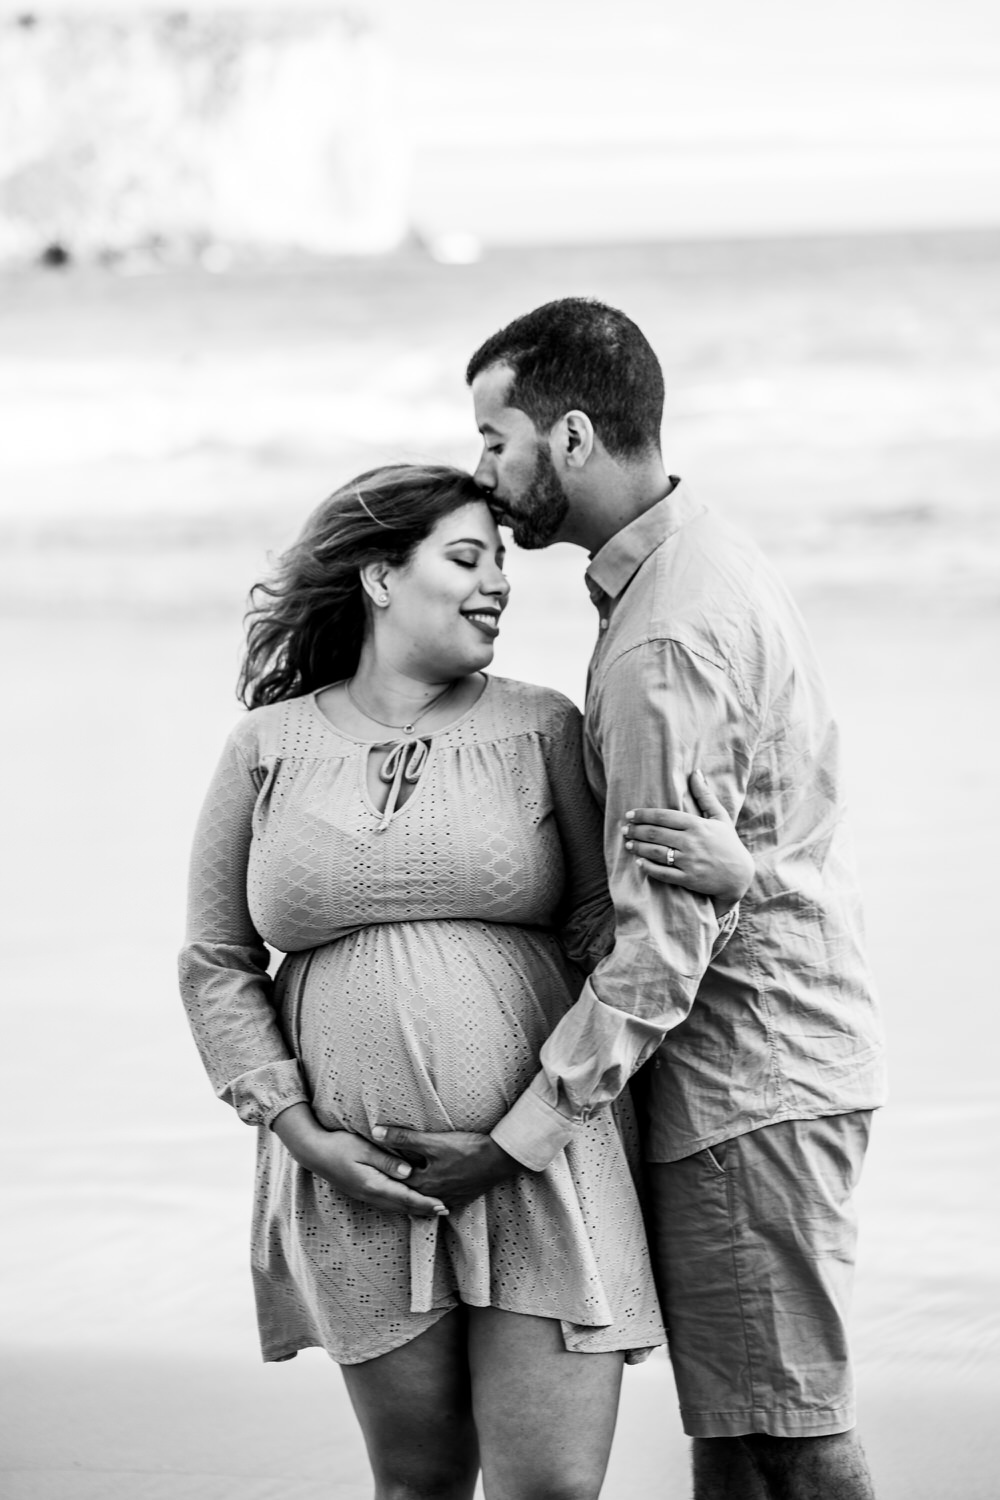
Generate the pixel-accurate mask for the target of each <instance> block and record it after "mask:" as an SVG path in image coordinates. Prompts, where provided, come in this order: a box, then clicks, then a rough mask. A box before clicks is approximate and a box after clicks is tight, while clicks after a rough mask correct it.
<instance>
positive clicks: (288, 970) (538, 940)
mask: <svg viewBox="0 0 1000 1500" xmlns="http://www.w3.org/2000/svg"><path fill="white" fill-rule="evenodd" d="M579 984H580V980H579V976H578V975H577V974H576V973H575V971H574V970H573V969H572V967H571V966H570V965H569V964H568V963H567V962H566V959H565V958H564V956H563V954H562V950H561V949H560V947H559V945H558V943H557V941H556V939H555V937H554V936H553V935H552V934H551V933H548V932H544V931H541V930H535V929H531V928H524V927H509V926H502V925H493V924H490V923H486V922H449V921H433V922H396V923H386V924H383V925H379V926H374V927H366V928H363V929H362V930H361V931H360V932H356V933H351V934H350V935H349V936H348V937H345V938H341V939H340V940H339V941H338V942H336V943H331V944H329V945H327V946H326V947H323V948H315V949H313V950H311V952H309V953H301V954H293V955H291V956H290V957H289V958H288V959H286V961H285V964H284V965H283V967H282V970H281V973H280V975H279V980H278V994H279V1001H280V1004H281V1008H282V1013H283V1016H284V1020H285V1026H286V1030H287V1032H288V1035H289V1040H290V1041H291V1042H292V1044H293V1046H295V1048H296V1051H297V1053H298V1056H299V1058H300V1061H301V1063H302V1066H303V1069H304V1072H305V1075H306V1078H307V1080H308V1084H309V1087H310V1089H311V1091H312V1095H313V1107H314V1109H315V1111H316V1114H317V1116H318V1118H319V1119H320V1120H321V1122H322V1123H323V1124H324V1125H326V1126H327V1127H328V1128H335V1127H337V1126H342V1127H344V1128H346V1129H348V1130H354V1131H357V1132H359V1133H361V1134H365V1135H367V1134H369V1133H370V1130H371V1127H372V1125H374V1124H377V1123H379V1122H382V1123H383V1124H394V1125H406V1126H409V1127H411V1128H414V1129H422V1130H476V1131H483V1130H490V1129H492V1127H493V1126H494V1125H495V1124H496V1123H497V1121H498V1120H499V1119H500V1118H501V1116H502V1115H503V1114H505V1113H506V1111H507V1109H508V1108H509V1107H510V1105H511V1104H512V1103H513V1102H514V1100H515V1099H516V1098H517V1097H518V1095H519V1094H520V1093H521V1092H522V1090H523V1089H524V1088H525V1086H526V1085H527V1084H528V1083H529V1082H530V1081H531V1079H532V1078H533V1077H534V1074H535V1072H536V1071H537V1066H538V1053H539V1050H540V1048H541V1046H542V1043H543V1042H544V1041H545V1038H546V1037H547V1036H548V1035H549V1033H550V1032H551V1030H552V1028H553V1027H554V1026H555V1024H556V1022H557V1021H558V1020H559V1018H560V1016H562V1015H563V1014H564V1013H565V1011H566V1010H567V1009H568V1008H569V1006H570V1005H571V1004H572V1003H573V1001H574V999H575V998H576V994H577V992H578V989H579Z"/></svg>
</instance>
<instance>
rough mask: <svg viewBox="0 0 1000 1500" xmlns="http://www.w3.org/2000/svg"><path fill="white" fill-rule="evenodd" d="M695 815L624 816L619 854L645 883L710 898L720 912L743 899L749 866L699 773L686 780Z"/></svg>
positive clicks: (650, 812)
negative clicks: (634, 861)
mask: <svg viewBox="0 0 1000 1500" xmlns="http://www.w3.org/2000/svg"><path fill="white" fill-rule="evenodd" d="M688 785H689V786H690V788H691V793H692V796H693V797H694V799H695V801H696V803H697V805H698V807H699V809H700V812H697V813H687V812H675V811H674V810H673V809H672V808H664V807H658V808H657V807H639V808H635V809H633V810H630V811H629V812H628V813H626V818H627V819H628V821H627V822H626V823H625V824H624V825H623V826H622V837H623V839H624V840H625V848H626V849H627V850H628V852H629V853H630V854H631V855H632V856H633V857H634V858H635V859H637V860H638V862H639V865H640V867H641V868H642V870H643V873H644V874H645V875H646V876H648V878H649V879H650V880H658V881H660V882H661V883H662V884H664V885H682V886H684V887H685V888H686V889H687V890H689V891H699V892H700V893H701V894H702V895H705V896H712V897H714V898H715V901H716V906H717V908H718V909H721V910H726V909H727V908H728V907H731V906H733V905H734V904H735V903H736V902H737V901H739V900H740V899H741V898H742V897H743V896H744V895H745V894H746V891H747V889H748V888H749V886H750V882H751V881H752V880H753V876H754V863H753V859H752V858H751V856H750V853H749V851H748V850H747V849H746V848H745V847H744V845H743V844H742V843H741V842H740V839H739V835H738V834H737V832H736V827H735V825H734V823H733V820H732V818H731V817H730V816H729V814H728V812H727V811H726V809H725V808H724V807H723V805H722V803H721V802H720V801H719V799H718V797H716V795H715V793H714V792H713V791H712V789H711V788H710V786H709V785H708V782H707V781H706V780H705V777H704V776H703V775H702V773H701V772H700V771H694V772H692V774H691V776H690V777H689V778H688Z"/></svg>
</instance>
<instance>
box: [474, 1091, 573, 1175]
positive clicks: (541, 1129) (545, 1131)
mask: <svg viewBox="0 0 1000 1500" xmlns="http://www.w3.org/2000/svg"><path fill="white" fill-rule="evenodd" d="M575 1132H576V1125H575V1124H574V1122H573V1121H572V1120H570V1119H569V1118H568V1117H567V1116H566V1115H564V1114H560V1112H559V1110H557V1109H553V1108H552V1105H551V1104H546V1102H545V1100H544V1099H542V1098H541V1097H540V1095H539V1094H538V1093H536V1091H535V1084H532V1085H531V1086H530V1087H529V1088H527V1089H525V1091H524V1093H523V1094H522V1095H521V1097H520V1099H518V1100H517V1101H516V1102H515V1103H514V1104H513V1105H512V1106H511V1108H510V1109H509V1110H508V1111H507V1113H506V1114H505V1115H504V1117H503V1119H502V1120H501V1121H500V1122H499V1124H497V1125H496V1126H494V1128H493V1129H492V1130H491V1131H490V1135H491V1136H492V1137H493V1139H494V1140H495V1141H496V1143H497V1145H498V1146H500V1147H502V1149H503V1150H504V1151H506V1152H507V1155H508V1156H512V1157H513V1158H514V1160H515V1161H519V1162H520V1163H521V1165H522V1166H523V1167H527V1168H528V1170H529V1171H531V1172H543V1171H544V1170H545V1168H546V1167H547V1166H549V1165H550V1163H551V1162H553V1161H554V1160H555V1158H556V1157H557V1156H558V1155H559V1153H560V1151H561V1150H562V1149H563V1147H564V1146H567V1145H568V1144H569V1142H570V1141H571V1140H572V1139H573V1136H574V1134H575Z"/></svg>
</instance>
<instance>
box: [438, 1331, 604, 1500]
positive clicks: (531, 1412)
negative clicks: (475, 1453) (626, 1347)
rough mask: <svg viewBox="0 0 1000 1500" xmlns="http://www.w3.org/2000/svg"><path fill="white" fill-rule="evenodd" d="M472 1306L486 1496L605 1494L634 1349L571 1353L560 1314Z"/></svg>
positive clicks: (587, 1497) (562, 1498)
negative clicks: (625, 1371)
mask: <svg viewBox="0 0 1000 1500" xmlns="http://www.w3.org/2000/svg"><path fill="white" fill-rule="evenodd" d="M466 1311H467V1313H468V1318H469V1366H470V1369H471V1371H472V1402H473V1409H474V1411H475V1417H476V1427H477V1429H478V1432H479V1449H480V1461H481V1463H482V1466H483V1488H484V1490H485V1493H486V1500H596V1497H597V1495H598V1494H599V1493H600V1489H601V1484H602V1483H603V1480H604V1473H605V1470H606V1469H607V1466H608V1455H609V1453H610V1452H611V1439H612V1437H613V1436H614V1430H615V1418H616V1417H617V1415H618V1394H619V1390H620V1387H621V1375H622V1365H623V1363H624V1355H622V1354H620V1353H618V1354H570V1353H568V1352H567V1350H566V1348H565V1347H564V1345H563V1339H562V1332H561V1330H560V1327H559V1324H558V1323H556V1322H554V1321H553V1320H552V1319H550V1318H531V1317H527V1316H526V1315H524V1314H522V1313H510V1312H501V1310H500V1309H499V1308H496V1307H470V1308H467V1309H466Z"/></svg>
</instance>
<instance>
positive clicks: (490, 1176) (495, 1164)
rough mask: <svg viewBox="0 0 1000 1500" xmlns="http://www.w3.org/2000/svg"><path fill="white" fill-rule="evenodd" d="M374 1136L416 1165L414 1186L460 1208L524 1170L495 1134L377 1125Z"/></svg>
mask: <svg viewBox="0 0 1000 1500" xmlns="http://www.w3.org/2000/svg"><path fill="white" fill-rule="evenodd" d="M372 1135H373V1136H374V1138H375V1140H377V1141H378V1143H379V1145H381V1146H388V1147H389V1148H390V1149H391V1150H393V1151H395V1152H396V1154H397V1155H399V1156H403V1157H405V1158H406V1160H407V1161H409V1162H412V1163H413V1167H414V1170H413V1173H412V1175H411V1176H410V1178H409V1179H408V1181H409V1183H410V1186H411V1187H413V1188H416V1190H417V1192H419V1193H427V1194H428V1195H429V1196H431V1197H434V1198H441V1199H443V1200H444V1202H445V1203H447V1204H449V1205H450V1206H453V1207H458V1206H459V1205H460V1204H462V1203H469V1202H470V1201H471V1200H472V1199H473V1198H479V1197H481V1196H482V1194H483V1193H485V1192H486V1191H487V1189H488V1188H491V1187H495V1186H496V1184H497V1183H498V1182H503V1181H504V1179H505V1178H507V1177H513V1176H514V1175H515V1173H517V1172H523V1171H524V1170H525V1169H524V1167H523V1166H522V1165H521V1163H520V1162H519V1161H517V1160H515V1158H514V1157H513V1156H509V1155H508V1154H507V1152H506V1151H505V1150H504V1149H503V1147H502V1146H498V1145H497V1143H496V1141H495V1140H494V1139H493V1137H492V1136H491V1135H478V1134H476V1133H475V1132H473V1131H471V1130H452V1131H447V1130H404V1129H403V1127H402V1126H401V1125H376V1126H374V1127H373V1129H372Z"/></svg>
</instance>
